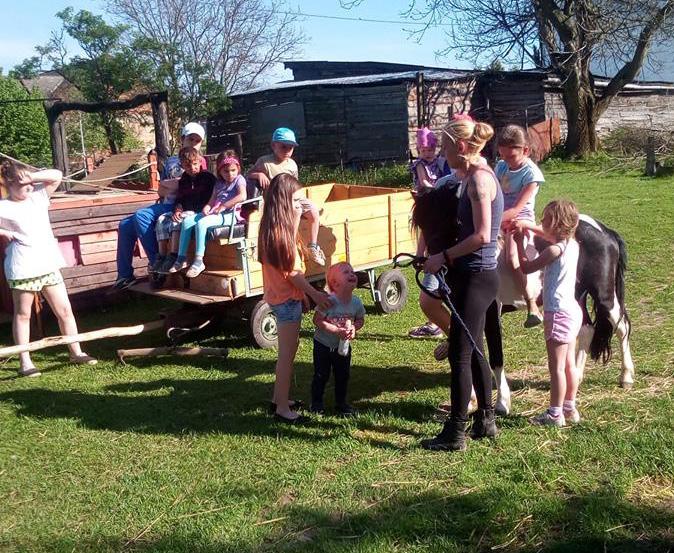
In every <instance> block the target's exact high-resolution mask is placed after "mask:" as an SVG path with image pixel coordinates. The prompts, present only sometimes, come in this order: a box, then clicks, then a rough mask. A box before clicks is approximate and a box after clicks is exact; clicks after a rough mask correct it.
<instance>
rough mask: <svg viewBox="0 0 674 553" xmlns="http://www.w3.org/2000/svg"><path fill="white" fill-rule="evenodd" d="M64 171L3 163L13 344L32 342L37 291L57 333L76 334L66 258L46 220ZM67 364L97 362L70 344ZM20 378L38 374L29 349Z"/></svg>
mask: <svg viewBox="0 0 674 553" xmlns="http://www.w3.org/2000/svg"><path fill="white" fill-rule="evenodd" d="M62 178H63V175H62V174H61V171H58V170H56V169H46V170H43V171H37V172H33V173H31V172H29V171H25V170H24V169H23V168H21V167H19V165H17V164H15V163H13V162H11V161H5V162H3V163H2V167H1V168H0V181H1V182H2V184H3V185H4V186H5V187H6V188H7V193H8V195H9V197H8V198H7V199H5V200H0V236H1V237H3V238H5V239H7V240H8V241H9V245H8V246H7V249H6V250H5V265H4V268H5V277H6V278H7V284H9V288H10V290H11V291H12V302H13V303H14V321H13V324H12V330H13V332H14V341H15V342H16V344H17V345H23V344H27V343H28V342H29V340H30V317H31V311H32V309H33V299H34V295H35V293H36V292H42V294H43V295H44V297H45V299H46V300H47V302H48V303H49V306H50V307H51V308H52V311H53V312H54V314H55V315H56V318H57V319H58V323H59V327H60V329H61V332H62V333H63V334H66V335H73V334H77V323H76V322H75V316H74V315H73V311H72V309H71V307H70V300H69V298H68V291H67V290H66V286H65V284H64V283H63V277H62V276H61V270H60V269H61V267H64V266H65V262H64V259H63V256H62V254H61V251H60V249H59V247H58V244H57V242H56V239H55V238H54V232H53V231H52V229H51V225H50V223H49V198H50V197H51V195H52V194H53V193H54V191H55V190H56V189H57V188H58V186H59V185H60V184H61V179H62ZM68 349H69V350H70V362H71V363H77V364H84V365H95V364H96V363H97V361H96V359H94V358H93V357H91V356H89V355H87V354H86V353H84V352H83V351H82V349H81V348H80V344H79V343H78V342H74V343H72V344H69V345H68ZM19 376H40V371H39V370H38V369H37V368H36V367H35V365H34V364H33V361H32V360H31V358H30V353H28V352H27V351H25V352H23V353H20V354H19Z"/></svg>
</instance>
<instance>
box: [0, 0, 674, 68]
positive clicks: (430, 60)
mask: <svg viewBox="0 0 674 553" xmlns="http://www.w3.org/2000/svg"><path fill="white" fill-rule="evenodd" d="M9 1H10V0H4V1H3V4H4V3H5V2H7V3H8V2H9ZM289 5H290V7H291V8H292V9H293V11H296V10H297V9H299V10H300V11H302V12H305V13H308V14H312V13H313V14H322V15H334V16H342V17H344V16H346V17H360V18H367V19H386V20H400V19H401V16H400V13H401V12H402V11H403V10H404V9H405V8H406V7H407V6H408V5H409V0H365V1H364V2H363V4H362V5H361V6H359V7H357V8H354V9H352V10H348V11H347V10H344V9H342V8H341V7H340V5H339V0H290V1H289ZM68 6H72V7H73V8H75V9H76V10H77V9H88V10H90V11H93V12H95V13H102V7H103V6H104V3H103V2H102V1H100V0H88V1H87V0H70V1H67V0H18V1H15V2H12V4H11V9H10V10H5V12H4V13H5V14H9V17H7V18H5V20H4V21H3V29H2V32H1V33H0V67H2V68H3V69H4V71H5V73H6V72H7V71H8V70H9V69H11V68H12V67H13V66H14V65H15V64H17V63H19V62H21V61H22V60H23V59H24V58H27V57H29V56H32V55H34V50H33V48H34V46H35V45H36V44H44V43H46V42H47V40H48V39H49V35H50V33H51V31H52V30H54V29H58V28H59V25H58V23H59V20H58V19H57V18H56V17H55V14H56V12H58V11H60V10H62V9H64V8H66V7H68ZM301 26H302V28H303V30H304V32H305V34H306V35H307V36H308V37H309V41H308V42H307V44H306V45H305V46H304V50H303V52H302V54H301V55H300V56H298V59H306V60H333V61H388V62H398V63H417V64H422V65H439V66H441V67H457V68H468V67H470V64H468V63H467V62H465V61H461V60H457V59H456V58H455V57H452V56H450V57H447V58H444V59H437V58H436V56H435V52H436V51H438V50H441V49H442V48H443V47H444V45H445V44H444V37H443V32H442V30H441V29H439V28H436V29H431V30H430V31H429V32H428V33H427V35H426V36H425V37H424V38H423V40H422V41H421V42H420V43H419V42H416V41H415V40H413V39H410V38H409V36H408V33H407V32H406V30H405V25H400V24H382V23H368V22H359V21H339V20H334V19H319V18H311V17H306V18H303V19H302V20H301ZM407 27H408V28H409V27H410V26H409V25H408V26H407ZM656 47H657V46H656ZM662 48H663V46H660V49H661V51H664V52H667V51H669V47H667V48H665V49H664V50H662ZM668 58H670V59H668ZM663 59H668V61H667V63H666V64H665V67H664V69H663V70H660V71H659V72H658V73H659V74H657V73H652V72H650V71H648V72H646V74H645V77H644V78H646V79H667V80H674V61H672V60H671V56H669V55H668V54H667V55H664V56H663ZM288 78H290V72H285V73H284V72H283V71H282V70H280V69H279V70H278V71H277V72H276V73H275V74H274V75H273V77H271V78H270V80H272V81H274V80H282V79H288Z"/></svg>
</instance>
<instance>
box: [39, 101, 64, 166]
mask: <svg viewBox="0 0 674 553" xmlns="http://www.w3.org/2000/svg"><path fill="white" fill-rule="evenodd" d="M45 110H46V112H47V122H48V124H49V136H50V137H51V157H52V164H53V165H54V167H55V168H56V169H58V170H59V171H61V172H63V174H64V175H67V174H68V172H69V171H68V143H67V141H66V133H65V125H64V124H63V114H62V112H61V111H59V110H56V109H53V106H50V107H47V108H45Z"/></svg>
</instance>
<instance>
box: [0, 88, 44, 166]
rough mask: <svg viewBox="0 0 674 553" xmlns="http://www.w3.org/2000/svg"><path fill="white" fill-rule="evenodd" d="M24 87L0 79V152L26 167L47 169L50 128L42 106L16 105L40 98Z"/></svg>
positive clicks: (30, 104) (33, 104)
mask: <svg viewBox="0 0 674 553" xmlns="http://www.w3.org/2000/svg"><path fill="white" fill-rule="evenodd" d="M40 97H41V94H40V93H39V92H38V91H34V92H31V93H29V92H27V91H26V89H25V88H24V87H23V86H22V85H21V83H20V82H19V81H18V80H16V79H12V78H10V77H4V76H2V75H0V129H2V132H0V152H2V153H5V154H7V155H10V156H12V157H14V158H16V159H19V160H21V161H25V162H26V163H30V164H31V165H37V166H45V165H48V164H49V163H50V162H51V148H50V145H49V127H48V126H47V116H46V115H45V112H44V109H43V108H42V103H41V102H38V101H35V102H14V101H13V100H28V99H35V98H40Z"/></svg>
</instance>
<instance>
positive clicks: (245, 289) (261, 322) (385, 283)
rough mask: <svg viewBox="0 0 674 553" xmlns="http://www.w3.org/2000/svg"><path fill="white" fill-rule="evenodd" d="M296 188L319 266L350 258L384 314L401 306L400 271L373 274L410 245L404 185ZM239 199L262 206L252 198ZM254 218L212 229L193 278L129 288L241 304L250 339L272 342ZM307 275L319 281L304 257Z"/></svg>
mask: <svg viewBox="0 0 674 553" xmlns="http://www.w3.org/2000/svg"><path fill="white" fill-rule="evenodd" d="M303 190H304V193H305V194H306V196H307V197H308V198H309V199H311V200H312V201H313V202H314V203H315V204H316V205H317V206H318V208H319V211H320V212H321V227H320V231H319V237H318V241H319V244H320V246H321V248H322V249H323V251H324V252H325V255H326V259H327V263H326V266H330V265H331V264H334V263H337V262H340V261H347V262H349V263H350V264H351V265H352V266H353V267H354V269H355V270H356V271H357V273H358V275H359V284H360V285H361V286H363V287H367V288H369V290H370V292H371V294H372V298H373V300H374V301H375V303H377V304H378V305H379V307H380V308H381V310H382V311H383V312H385V313H389V312H394V311H399V310H401V309H402V308H403V307H404V305H405V301H406V299H407V282H406V280H405V277H404V275H403V274H402V273H401V272H400V271H398V270H397V269H388V270H385V271H383V272H382V273H381V274H379V275H378V276H377V275H376V274H375V269H377V268H380V267H384V266H386V265H389V264H390V262H391V260H392V259H393V257H394V256H395V255H396V254H397V253H399V252H405V251H407V252H409V251H414V249H415V243H414V239H413V237H412V235H411V232H410V224H409V218H410V211H411V208H412V196H411V195H410V193H409V190H400V189H395V188H385V187H374V186H360V185H347V184H335V183H329V184H319V185H315V186H309V187H305V188H304V189H303ZM246 203H249V204H261V202H260V199H259V198H258V199H255V200H249V201H248V202H246ZM260 217H261V211H260V210H259V209H258V210H254V211H252V213H250V215H249V217H248V220H247V223H246V224H244V225H240V226H235V227H234V228H230V227H223V228H220V229H218V230H217V232H215V235H211V236H210V239H209V241H208V242H207V246H206V252H205V255H204V262H205V264H206V270H205V271H204V272H203V273H202V274H201V275H199V276H198V277H196V278H194V279H188V278H187V277H185V276H184V275H183V274H173V275H169V277H168V278H167V280H166V281H165V282H164V283H162V287H161V288H155V287H153V285H152V282H145V283H141V284H138V285H135V286H134V287H133V288H132V289H133V290H135V291H139V292H144V293H148V294H152V295H156V296H161V297H165V298H167V299H171V300H177V301H181V302H185V303H188V304H197V305H200V306H209V305H210V306H220V304H223V303H224V302H237V303H238V302H245V306H246V309H245V310H244V313H245V314H246V316H247V317H248V319H249V321H250V325H251V330H252V333H253V336H254V338H255V341H256V342H257V344H258V345H259V346H261V347H265V348H268V347H272V346H274V345H275V344H276V319H275V317H274V315H273V313H272V312H271V309H270V308H269V306H268V305H267V304H266V303H265V302H264V301H263V300H262V299H261V296H262V293H263V289H262V266H261V265H260V263H259V262H258V260H257V257H258V256H257V238H258V230H259V223H260ZM308 231H309V228H308V225H307V224H306V223H305V222H304V221H303V222H302V224H301V225H300V232H301V234H302V236H303V238H304V239H305V243H306V242H308V241H309V240H308ZM306 276H307V277H308V278H309V280H311V281H317V282H319V283H320V281H322V280H323V279H324V278H325V268H324V267H320V266H319V265H316V264H315V263H313V262H312V261H307V266H306ZM223 307H224V306H223ZM216 309H217V307H216Z"/></svg>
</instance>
